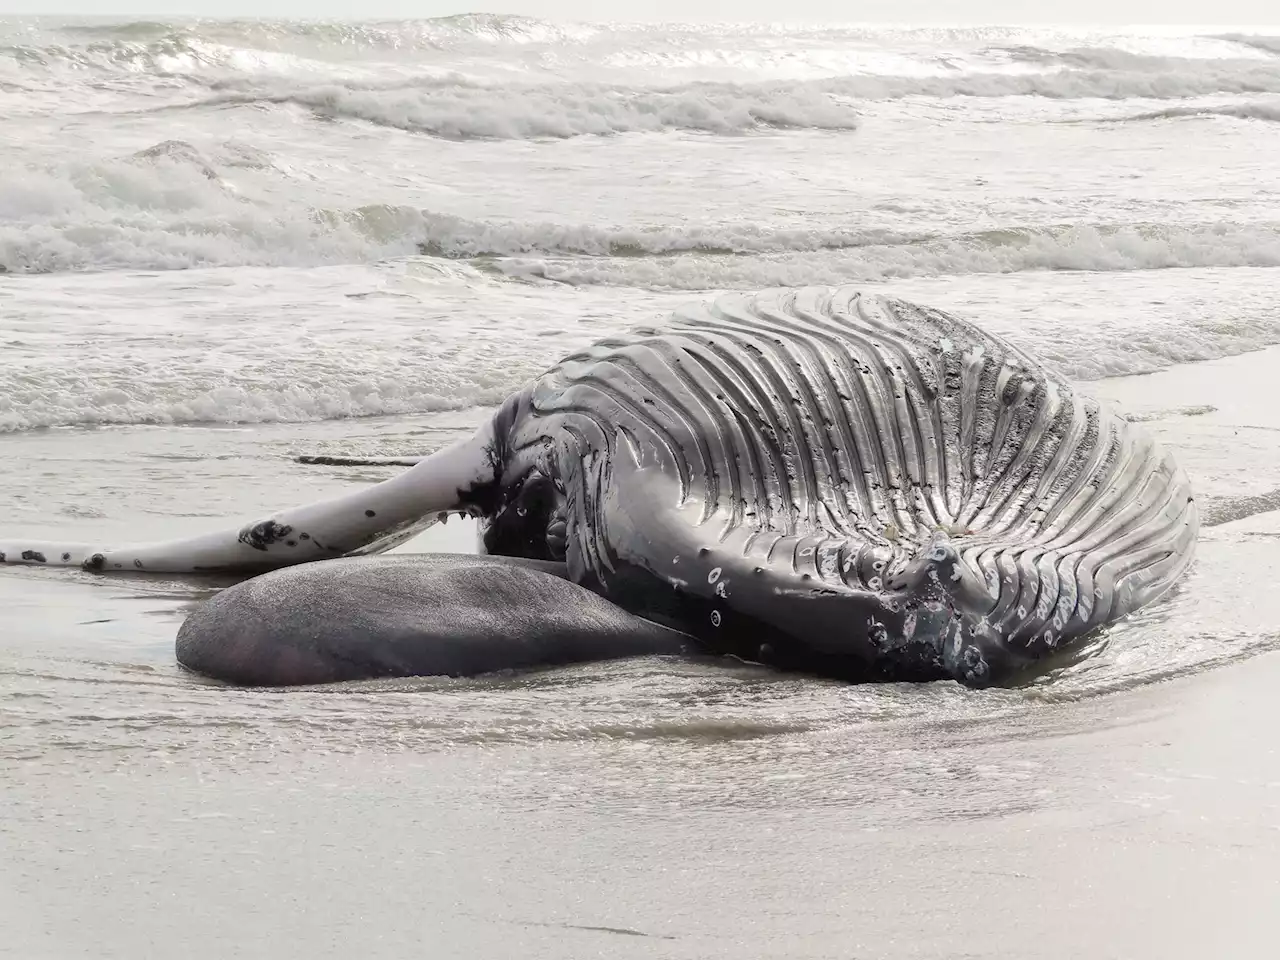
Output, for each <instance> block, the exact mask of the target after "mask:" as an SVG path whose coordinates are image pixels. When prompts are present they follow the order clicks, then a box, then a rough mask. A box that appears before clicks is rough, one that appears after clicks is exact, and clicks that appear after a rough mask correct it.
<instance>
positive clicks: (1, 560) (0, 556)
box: [0, 550, 5, 563]
mask: <svg viewBox="0 0 1280 960" xmlns="http://www.w3.org/2000/svg"><path fill="white" fill-rule="evenodd" d="M4 560H5V557H4V551H3V550H0V563H4Z"/></svg>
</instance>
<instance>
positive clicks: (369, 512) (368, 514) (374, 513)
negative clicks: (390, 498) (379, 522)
mask: <svg viewBox="0 0 1280 960" xmlns="http://www.w3.org/2000/svg"><path fill="white" fill-rule="evenodd" d="M364 515H365V516H366V517H376V516H377V515H378V513H377V511H376V510H366V511H365V512H364Z"/></svg>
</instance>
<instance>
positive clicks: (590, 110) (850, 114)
mask: <svg viewBox="0 0 1280 960" xmlns="http://www.w3.org/2000/svg"><path fill="white" fill-rule="evenodd" d="M228 103H232V104H257V103H271V104H293V105H296V106H300V107H304V108H306V109H308V110H310V111H312V112H313V113H314V114H317V115H318V116H321V117H324V118H327V119H335V118H342V119H348V120H362V121H365V122H367V123H371V124H375V125H377V126H382V127H392V128H395V129H399V130H406V131H409V132H411V133H424V134H431V135H433V136H438V137H447V138H450V139H457V140H469V139H478V138H489V139H501V140H523V139H533V138H542V137H545V138H561V139H564V138H569V137H577V136H584V135H604V134H618V133H634V132H660V131H664V130H694V131H701V132H706V133H715V134H721V135H728V134H738V133H746V132H748V131H751V130H757V129H760V128H771V129H779V128H805V129H811V130H813V129H817V130H853V129H856V128H857V125H858V117H857V113H856V112H855V111H854V109H853V107H852V106H851V105H849V104H846V103H840V102H837V101H835V100H833V99H831V98H830V97H829V96H827V95H826V93H825V92H823V91H822V90H819V89H815V88H812V87H805V86H792V87H776V88H769V87H736V86H729V85H713V84H691V85H688V86H685V87H678V88H674V89H669V90H649V89H643V88H639V89H637V88H628V87H616V86H603V85H594V86H592V85H581V84H565V85H556V86H546V87H536V86H533V87H530V86H515V87H509V88H505V89H494V88H491V87H480V86H471V85H465V84H459V83H435V84H431V85H430V86H427V87H424V86H423V85H415V86H413V87H408V88H401V89H381V90H376V89H362V88H359V87H354V88H353V87H350V86H342V85H328V86H323V87H315V88H307V89H299V90H295V91H289V92H269V93H245V94H226V95H223V96H219V97H216V98H214V99H212V100H210V101H205V102H203V103H201V104H197V106H200V105H208V106H223V105H226V104H228Z"/></svg>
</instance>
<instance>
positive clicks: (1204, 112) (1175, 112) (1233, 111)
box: [1105, 103, 1280, 123]
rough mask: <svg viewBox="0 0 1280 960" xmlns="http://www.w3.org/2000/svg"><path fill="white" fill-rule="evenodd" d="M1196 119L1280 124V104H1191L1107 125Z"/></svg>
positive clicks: (1119, 118)
mask: <svg viewBox="0 0 1280 960" xmlns="http://www.w3.org/2000/svg"><path fill="white" fill-rule="evenodd" d="M1196 117H1226V118H1229V119H1234V120H1266V121H1268V122H1270V123H1280V103H1225V104H1204V105H1203V106H1200V105H1195V104H1190V105H1187V106H1180V107H1165V108H1163V109H1161V110H1149V111H1147V112H1146V113H1137V114H1134V115H1133V116H1129V117H1114V118H1108V119H1107V120H1106V121H1105V122H1107V123H1129V122H1131V121H1143V120H1179V119H1186V118H1196Z"/></svg>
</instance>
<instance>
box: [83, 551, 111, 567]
mask: <svg viewBox="0 0 1280 960" xmlns="http://www.w3.org/2000/svg"><path fill="white" fill-rule="evenodd" d="M106 565H107V558H106V557H104V556H103V555H102V554H100V553H95V554H94V555H93V556H92V557H90V558H89V559H88V560H86V561H85V562H84V567H85V569H86V570H101V569H102V568H103V567H105V566H106Z"/></svg>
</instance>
